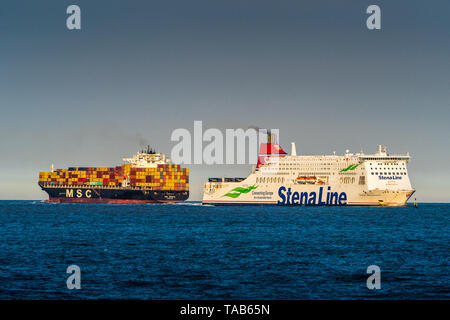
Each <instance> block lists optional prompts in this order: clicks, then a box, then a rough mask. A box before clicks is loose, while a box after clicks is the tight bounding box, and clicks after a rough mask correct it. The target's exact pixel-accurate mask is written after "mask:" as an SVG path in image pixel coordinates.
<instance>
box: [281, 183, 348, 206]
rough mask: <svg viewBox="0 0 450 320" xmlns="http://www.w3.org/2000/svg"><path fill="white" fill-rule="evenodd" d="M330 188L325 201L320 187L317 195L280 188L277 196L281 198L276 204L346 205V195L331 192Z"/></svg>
mask: <svg viewBox="0 0 450 320" xmlns="http://www.w3.org/2000/svg"><path fill="white" fill-rule="evenodd" d="M330 190H331V187H328V192H327V194H326V201H325V200H324V197H325V195H324V192H323V187H320V189H319V194H317V193H316V192H315V191H313V192H301V193H299V192H292V191H291V188H288V189H287V192H286V187H280V188H279V189H278V196H279V197H280V198H281V200H279V201H278V202H277V203H278V204H285V205H289V204H291V205H319V206H321V205H322V206H324V205H330V206H332V205H339V206H344V205H346V204H347V194H346V193H345V192H341V193H338V192H331V191H330Z"/></svg>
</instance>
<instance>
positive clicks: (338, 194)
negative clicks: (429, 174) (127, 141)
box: [202, 183, 415, 206]
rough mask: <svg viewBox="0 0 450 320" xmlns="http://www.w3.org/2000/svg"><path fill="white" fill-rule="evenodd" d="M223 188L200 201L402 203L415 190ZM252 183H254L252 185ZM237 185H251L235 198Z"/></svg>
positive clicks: (271, 203) (303, 187)
mask: <svg viewBox="0 0 450 320" xmlns="http://www.w3.org/2000/svg"><path fill="white" fill-rule="evenodd" d="M227 185H228V186H227V187H226V186H222V188H220V189H222V191H217V192H213V193H209V194H208V193H205V194H204V195H203V201H202V202H203V204H209V205H287V206H404V205H406V202H407V201H408V199H409V198H410V197H411V196H412V194H413V193H414V191H415V190H395V191H393V190H374V191H367V190H363V189H361V188H357V187H355V188H333V187H330V189H328V187H329V186H309V185H304V186H303V185H291V186H289V185H281V186H278V187H276V188H275V189H274V188H270V187H267V186H264V185H252V186H249V185H248V184H245V183H228V184H227ZM252 187H256V188H255V189H253V188H252ZM236 188H242V189H248V188H252V190H250V191H249V192H248V193H241V194H240V195H239V196H238V197H237V198H230V197H229V196H227V194H230V193H231V194H234V193H235V192H234V191H233V190H235V189H236Z"/></svg>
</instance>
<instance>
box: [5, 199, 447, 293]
mask: <svg viewBox="0 0 450 320" xmlns="http://www.w3.org/2000/svg"><path fill="white" fill-rule="evenodd" d="M449 244H450V204H419V208H417V209H415V208H413V207H402V208H386V207H379V208H367V207H245V206H242V207H211V206H202V205H201V204H199V203H183V204H164V205H157V204H148V205H122V204H120V205H119V204H118V205H111V204H104V205H103V204H51V203H45V202H40V201H0V299H449V298H450V261H449V252H450V250H449ZM73 264H74V265H77V266H79V267H80V270H81V289H79V290H76V289H74V290H69V289H68V288H67V285H66V280H67V278H68V277H69V276H70V274H68V273H66V270H67V267H68V266H69V265H73ZM370 265H377V266H379V267H380V270H381V289H379V290H376V289H375V290H369V289H368V288H367V286H366V280H367V278H368V277H369V276H370V275H369V274H367V267H368V266H370Z"/></svg>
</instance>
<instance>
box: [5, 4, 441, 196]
mask: <svg viewBox="0 0 450 320" xmlns="http://www.w3.org/2000/svg"><path fill="white" fill-rule="evenodd" d="M70 4H77V5H79V6H80V7H81V11H82V30H80V31H69V30H68V29H67V28H66V22H65V21H66V18H67V15H66V13H65V11H66V8H67V6H68V5H70ZM370 4H377V5H379V6H380V7H381V20H382V22H381V24H382V29H381V30H379V31H369V30H368V29H367V28H366V17H367V15H366V13H365V10H366V8H367V7H368V6H369V5H370ZM449 15H450V1H448V0H442V1H440V0H436V1H419V0H409V1H400V0H399V1H375V0H374V1H365V0H340V1H336V0H333V1H331V0H330V1H323V0H315V1H299V0H295V1H262V0H259V1H246V0H227V1H212V0H203V1H198V0H189V1H181V0H180V1H178V0H177V1H175V0H164V1H157V0H156V1H144V0H142V1H135V0H134V1H124V0H121V1H117V0H108V1H94V0H89V1H77V0H72V1H64V0H54V1H31V0H30V1H21V0H5V1H2V3H1V5H0V108H1V117H0V151H1V156H0V177H1V178H0V199H45V198H46V194H45V193H44V192H42V191H41V190H40V188H39V187H38V185H37V178H38V172H39V171H46V170H49V168H50V165H51V164H52V163H54V164H55V166H56V167H57V168H66V167H68V166H88V165H92V166H115V165H118V164H120V163H121V160H122V158H123V157H125V156H131V155H132V154H133V153H135V152H136V151H137V150H138V149H140V148H141V147H143V146H144V145H146V144H147V143H150V144H151V145H152V146H154V147H156V148H157V149H158V150H159V151H162V152H165V153H170V150H171V148H172V147H173V145H174V143H172V142H171V141H170V135H171V132H172V131H173V130H174V129H176V128H188V129H192V127H193V121H194V120H202V121H203V123H204V126H205V127H216V128H247V127H248V126H259V127H268V128H279V129H280V136H281V144H282V145H283V146H284V147H285V149H287V150H290V147H289V143H290V141H296V142H297V153H298V154H301V153H306V154H331V153H332V152H333V151H337V153H339V154H342V153H344V151H345V149H350V150H351V151H354V152H359V151H360V150H361V148H362V149H363V150H364V151H365V152H366V153H369V152H373V151H375V149H376V145H377V144H379V143H381V144H385V145H387V146H388V151H391V152H395V153H406V152H407V151H409V152H410V154H411V156H412V162H411V163H410V166H409V173H410V177H411V181H412V183H413V186H414V187H415V188H416V189H417V194H416V196H417V198H418V200H419V201H430V202H432V201H441V202H448V201H450V165H449V161H448V160H449V159H450V148H449V141H450V127H449V124H448V122H449V119H450V41H449V40H450V19H449V18H448V17H449ZM189 167H190V169H191V194H192V197H191V200H199V199H200V197H201V193H202V184H203V183H204V181H205V179H207V177H208V176H222V175H228V176H246V175H247V174H248V172H249V170H250V166H249V165H233V166H231V165H228V166H205V165H204V166H200V165H192V166H189Z"/></svg>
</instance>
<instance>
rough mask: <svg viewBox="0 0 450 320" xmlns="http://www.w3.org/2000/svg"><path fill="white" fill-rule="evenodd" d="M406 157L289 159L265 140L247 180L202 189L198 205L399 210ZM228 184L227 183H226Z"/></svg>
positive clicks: (407, 185)
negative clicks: (307, 206) (352, 207)
mask: <svg viewBox="0 0 450 320" xmlns="http://www.w3.org/2000/svg"><path fill="white" fill-rule="evenodd" d="M409 161H410V155H409V154H408V153H407V154H403V155H400V154H388V153H387V150H386V148H385V147H383V146H381V145H379V146H378V149H377V152H376V153H374V154H364V153H363V152H360V153H350V151H349V150H346V152H345V154H343V155H336V154H333V155H297V152H296V148H295V143H292V152H291V155H288V154H287V153H286V152H285V151H284V150H283V149H282V148H281V147H280V146H279V145H278V144H277V143H276V141H275V136H271V135H269V139H268V143H266V144H261V145H260V151H259V156H258V163H257V166H256V168H254V169H253V170H252V172H251V174H250V175H249V176H248V177H247V178H246V179H240V181H233V179H230V178H224V179H220V178H214V179H213V180H211V179H210V180H209V181H208V182H207V183H205V185H204V193H203V203H204V204H214V205H227V204H257V205H264V204H269V205H367V206H380V205H381V206H402V205H405V204H406V201H407V200H408V199H409V198H410V197H411V195H412V194H413V193H414V191H415V190H414V189H413V188H412V187H411V182H410V180H409V176H408V171H407V163H408V162H409ZM225 179H227V180H225Z"/></svg>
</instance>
